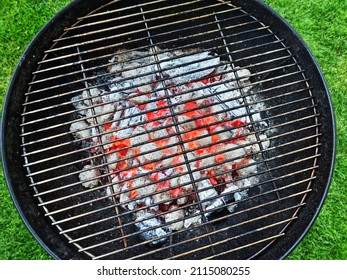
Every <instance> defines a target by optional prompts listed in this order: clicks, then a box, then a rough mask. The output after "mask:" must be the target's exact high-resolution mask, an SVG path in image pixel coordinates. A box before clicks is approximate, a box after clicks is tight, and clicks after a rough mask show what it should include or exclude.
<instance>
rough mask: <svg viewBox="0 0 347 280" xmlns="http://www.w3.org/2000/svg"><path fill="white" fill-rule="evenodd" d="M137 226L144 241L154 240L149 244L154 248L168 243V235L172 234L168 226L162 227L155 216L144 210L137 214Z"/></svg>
mask: <svg viewBox="0 0 347 280" xmlns="http://www.w3.org/2000/svg"><path fill="white" fill-rule="evenodd" d="M151 217H152V218H151ZM135 226H136V228H137V230H138V231H141V234H140V236H141V238H142V239H143V240H146V241H150V240H152V241H151V242H150V243H149V244H150V245H152V246H157V245H162V244H163V243H165V242H166V241H167V235H168V234H169V233H170V230H169V228H168V226H166V225H162V223H161V222H160V221H159V219H158V218H157V217H155V216H154V214H152V213H148V212H146V211H144V210H140V211H138V212H137V213H136V220H135ZM142 231H143V232H142ZM153 239H155V240H153Z"/></svg>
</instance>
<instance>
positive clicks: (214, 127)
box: [70, 48, 271, 245]
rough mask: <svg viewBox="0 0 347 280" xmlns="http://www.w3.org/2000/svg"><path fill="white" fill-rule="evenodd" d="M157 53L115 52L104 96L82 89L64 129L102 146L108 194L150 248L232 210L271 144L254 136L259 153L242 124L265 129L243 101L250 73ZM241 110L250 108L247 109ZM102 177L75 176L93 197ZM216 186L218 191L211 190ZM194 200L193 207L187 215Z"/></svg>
mask: <svg viewBox="0 0 347 280" xmlns="http://www.w3.org/2000/svg"><path fill="white" fill-rule="evenodd" d="M155 52H156V53H155V54H154V53H153V51H152V50H149V51H127V50H120V51H118V52H117V53H115V56H114V57H113V58H112V59H111V60H110V62H111V63H113V65H112V66H110V67H109V68H108V69H107V70H108V73H109V74H110V76H111V77H110V78H109V81H110V84H109V85H108V86H107V88H108V89H105V87H103V88H97V87H95V86H93V85H91V84H90V85H88V86H89V89H86V90H84V91H82V92H81V94H79V95H77V96H75V97H73V98H72V99H71V101H72V104H73V106H74V107H75V108H76V110H78V112H79V116H78V117H79V118H82V120H80V121H76V122H74V123H72V125H71V127H70V131H71V133H72V135H73V136H74V137H75V138H76V139H84V141H86V142H90V143H89V144H90V145H92V146H100V144H101V147H103V150H104V152H106V157H104V158H105V159H106V162H105V163H103V164H104V165H106V166H107V167H108V168H106V169H108V171H109V174H110V177H111V181H112V185H111V188H112V189H111V188H110V187H108V188H106V190H107V193H108V194H109V195H110V196H115V197H116V199H118V200H119V203H120V204H121V205H122V208H123V209H124V211H134V213H135V214H134V221H135V226H136V228H137V229H138V230H139V231H140V232H141V237H142V238H143V239H144V240H150V241H151V242H150V243H151V244H152V245H156V244H161V243H164V242H166V240H167V235H168V234H169V233H170V232H172V231H178V230H182V229H184V228H188V227H190V226H192V225H196V224H200V223H201V222H202V221H203V218H204V219H210V217H211V215H212V214H213V213H214V212H217V211H221V210H223V209H225V208H226V209H228V211H229V212H233V211H235V210H236V208H237V202H239V201H241V200H243V199H245V198H247V196H248V191H247V188H249V187H251V186H252V185H254V184H255V183H256V180H257V177H256V176H255V175H256V174H257V164H256V163H257V157H258V156H259V153H260V152H261V151H262V148H263V149H267V148H269V147H270V144H271V143H270V141H269V140H268V139H267V136H266V135H265V134H259V135H258V139H259V140H260V142H261V145H260V144H259V141H258V140H257V137H256V136H255V134H254V132H252V130H251V128H250V127H251V126H250V125H249V123H251V121H252V122H253V123H254V124H253V128H256V129H257V128H258V127H259V128H264V127H267V123H266V122H263V121H261V116H260V113H259V111H262V110H263V109H264V105H263V104H262V103H261V102H257V100H256V99H255V98H254V97H253V96H252V95H251V94H250V93H251V83H250V80H249V79H250V77H251V76H252V73H251V72H250V71H249V70H248V69H245V68H238V67H233V66H232V65H230V63H228V62H226V61H221V59H220V57H219V56H218V55H217V54H216V53H213V52H207V51H204V50H199V49H191V50H181V51H167V50H161V49H159V48H155ZM157 60H159V62H158V61H157ZM159 69H161V71H160V72H159ZM244 95H247V96H244ZM245 103H247V104H248V103H249V104H252V105H250V106H249V108H248V110H247V108H246V105H245ZM188 105H189V106H188ZM192 105H194V106H193V107H192ZM192 108H193V109H192ZM172 112H174V113H175V121H174V119H173V117H172V115H171V114H172ZM249 112H251V116H249V115H248V114H249ZM206 116H209V118H206V120H205V117H206ZM199 121H200V122H199ZM233 121H236V124H233ZM214 122H216V123H218V124H213V123H214ZM177 124H178V125H177ZM176 125H177V126H176ZM177 133H180V134H181V137H183V139H184V144H183V145H182V144H180V139H179V138H178V137H177V135H176V134H177ZM190 133H192V135H190ZM185 137H187V139H185ZM88 138H89V139H88ZM216 138H217V139H218V141H219V142H220V144H219V143H218V142H217V144H216ZM100 142H101V143H100ZM121 151H122V153H121ZM100 152H102V151H101V149H100V148H99V149H98V148H96V149H95V153H96V154H98V153H100ZM183 152H184V153H185V156H183ZM186 160H188V163H187V162H186ZM87 167H88V168H87ZM188 167H189V168H188ZM86 169H90V170H89V171H86ZM190 172H192V174H191V175H189V174H190ZM100 174H101V172H100V170H98V169H96V168H93V165H86V166H85V167H84V168H83V170H82V171H81V173H80V175H79V177H80V180H81V183H82V185H83V186H84V187H88V188H91V187H94V186H97V185H99V184H100V183H102V182H100V180H99V179H96V178H97V177H99V176H100ZM211 174H212V175H211ZM213 174H214V175H213ZM235 176H236V177H235ZM211 177H212V178H211ZM208 178H209V179H208ZM235 178H236V179H238V180H234V179H235ZM192 179H194V181H195V183H193V182H192ZM216 180H218V181H219V182H224V185H223V186H219V187H218V190H217V188H216V187H215V186H214V184H216ZM87 181H89V183H88V182H87ZM234 181H235V182H234ZM231 182H234V183H231ZM111 190H112V192H111ZM198 201H202V202H201V205H200V207H201V208H200V207H197V206H194V207H193V206H189V205H190V203H191V202H194V203H195V204H197V202H198ZM142 207H145V209H142ZM139 208H141V210H140V209H139ZM137 209H138V210H137ZM182 209H185V210H182ZM187 209H189V210H187ZM201 210H203V211H204V212H200V211H201ZM166 223H168V225H166ZM154 239H157V241H155V240H154Z"/></svg>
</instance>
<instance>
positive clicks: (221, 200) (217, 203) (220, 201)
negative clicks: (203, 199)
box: [205, 188, 234, 218]
mask: <svg viewBox="0 0 347 280" xmlns="http://www.w3.org/2000/svg"><path fill="white" fill-rule="evenodd" d="M230 192H232V190H231V189H230V188H225V190H224V191H223V192H222V193H221V194H222V195H224V196H221V197H218V198H216V199H214V200H213V201H212V203H211V204H210V205H209V206H207V207H206V209H205V210H206V213H205V217H206V218H207V217H209V216H210V215H211V214H212V213H213V212H214V211H213V210H215V211H221V210H223V209H224V208H222V206H223V205H226V204H227V203H229V201H231V200H232V199H233V198H234V195H233V193H230ZM216 208H218V209H216Z"/></svg>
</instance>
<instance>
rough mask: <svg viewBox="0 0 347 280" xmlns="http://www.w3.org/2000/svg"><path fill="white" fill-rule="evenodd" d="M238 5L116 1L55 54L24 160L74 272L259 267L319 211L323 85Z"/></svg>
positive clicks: (63, 38) (28, 95) (26, 133)
mask: <svg viewBox="0 0 347 280" xmlns="http://www.w3.org/2000/svg"><path fill="white" fill-rule="evenodd" d="M236 2H237V1H231V2H228V1H222V0H221V1H201V0H194V1H188V2H187V1H178V2H177V1H175V3H173V2H172V1H163V0H155V1H150V2H145V1H137V2H136V3H132V4H130V5H129V3H128V2H126V1H110V2H108V3H106V4H104V5H101V6H100V7H98V8H97V9H95V10H93V11H91V12H90V13H88V14H85V15H83V16H81V17H79V18H77V19H76V21H75V23H73V24H72V25H71V24H70V25H69V27H66V28H65V29H64V32H63V33H62V34H61V35H59V36H57V37H55V38H53V44H52V45H51V46H50V47H49V48H47V49H45V50H44V55H43V56H42V59H41V60H40V61H38V63H37V68H36V69H35V70H34V72H33V73H32V76H31V77H32V80H31V81H30V82H29V85H28V87H27V91H26V92H25V93H24V98H25V100H24V101H23V102H22V106H23V112H22V113H21V121H20V139H21V144H20V147H21V148H20V150H21V156H22V158H23V159H24V163H23V166H24V170H25V172H26V177H27V178H28V187H29V188H30V189H32V190H33V197H34V199H35V201H36V202H37V203H36V204H37V205H38V209H39V211H42V213H44V216H45V217H44V218H43V219H46V221H48V223H49V224H51V227H52V229H53V231H55V232H57V233H59V235H60V236H62V237H63V239H62V242H63V243H64V244H66V246H67V247H68V248H69V250H71V251H72V252H74V253H73V254H74V256H73V257H74V258H92V259H128V258H131V259H139V258H141V259H143V258H146V259H193V258H198V259H203V258H204V259H224V258H231V259H240V258H241V259H248V258H256V257H258V256H261V255H262V254H264V252H265V255H266V252H271V248H273V247H274V246H276V243H278V242H282V241H281V240H283V239H284V240H286V238H287V239H288V236H287V233H288V231H289V230H290V229H291V227H292V226H293V224H294V225H295V223H296V222H297V220H300V218H301V217H300V213H302V212H303V213H305V209H310V206H307V205H306V203H307V202H309V201H310V200H309V198H310V196H311V193H312V191H313V192H316V188H318V187H317V186H316V185H315V183H316V182H317V180H318V181H320V180H321V179H320V178H318V179H317V177H319V175H317V172H318V174H319V161H320V160H321V157H322V146H323V145H325V142H324V139H323V140H322V114H321V112H320V102H321V100H317V98H315V91H316V89H317V88H316V85H315V84H313V82H312V78H311V74H312V73H311V72H312V70H311V69H309V70H307V69H306V65H305V64H303V63H301V62H300V50H297V46H293V45H292V42H291V41H287V40H286V38H284V37H283V35H282V34H280V33H278V32H276V31H274V28H272V26H269V25H267V24H265V23H264V21H263V19H261V18H260V17H258V16H257V15H255V14H253V13H252V12H253V11H252V9H251V8H249V6H248V5H245V7H243V6H239V5H238V4H237V3H236ZM257 5H259V4H257ZM250 6H251V5H250ZM262 7H263V6H262ZM310 67H311V66H310ZM211 69H212V70H213V71H211ZM319 90H321V89H319ZM202 93H203V94H202ZM81 104H82V105H81ZM153 104H155V105H153ZM192 104H194V106H195V107H194V106H193V107H192V106H190V105H192ZM188 105H189V106H188ZM215 108H218V109H217V111H215ZM197 112H198V113H197ZM199 112H204V113H199ZM199 114H200V115H199ZM188 115H189V118H188V119H187V117H186V116H188ZM150 116H151V117H150ZM183 116H184V118H183ZM207 118H208V119H207ZM324 118H325V116H323V119H324ZM191 123H193V127H190V128H189V129H187V128H186V127H187V126H188V125H189V124H191ZM149 125H150V128H149ZM139 127H141V128H146V129H145V130H146V131H141V132H140V133H139V135H138V136H137V137H138V138H140V139H145V140H144V141H143V143H141V141H140V143H135V144H134V134H135V131H136V129H138V128H139ZM163 128H164V130H162V129H163ZM212 128H213V129H212ZM216 128H218V131H217V129H216ZM129 129H130V131H131V132H130V134H127V133H128V131H129ZM223 129H224V130H223ZM163 131H164V132H163ZM201 131H207V132H208V134H209V135H203V134H201V133H202V132H201ZM156 132H157V133H156ZM193 132H194V133H195V134H194V135H195V136H194V137H196V138H193V140H194V141H193V140H192V139H191V138H188V136H187V135H188V133H193ZM170 133H171V134H170ZM221 133H224V134H221ZM158 134H159V136H156V137H157V138H155V137H154V136H153V135H158ZM146 135H149V136H146ZM189 135H190V134H189ZM218 135H219V138H218ZM220 135H224V136H225V135H228V137H224V138H222V137H221V136H220ZM141 137H142V138H141ZM143 137H144V138H143ZM146 137H147V138H146ZM207 137H210V138H208V139H213V141H215V142H207V144H206V143H205V142H204V141H205V140H206V139H207ZM216 137H217V138H216ZM172 138H173V139H175V140H174V142H173V143H171V146H170V144H168V142H169V139H172ZM199 140H203V141H200V142H204V143H205V144H201V145H202V146H196V143H197V142H198V141H199ZM160 141H164V142H163V143H164V144H163V145H162V144H160V143H162V142H160ZM211 141H212V140H211ZM200 142H199V143H200ZM148 143H150V144H152V145H153V143H154V144H156V145H157V146H155V147H156V149H155V150H151V149H150V148H148V147H147V148H143V147H146V145H147V146H148V145H149V144H148ZM192 143H193V144H192ZM226 147H227V148H226ZM235 147H236V148H235ZM240 147H241V148H240ZM168 148H171V150H172V149H174V150H175V151H174V152H170V154H167V153H166V152H165V151H166V150H168ZM323 148H324V146H323ZM146 149H148V150H146ZM218 149H226V150H223V151H222V152H221V151H220V150H218ZM240 149H241V150H242V151H245V154H241V155H240V154H238V153H237V151H239V150H240ZM129 151H131V153H130V152H129ZM207 151H208V152H207ZM155 153H156V154H158V153H160V154H161V158H160V159H159V162H160V163H162V162H163V161H164V160H165V159H166V160H168V162H169V165H168V166H163V165H159V164H158V158H156V157H155V156H154V154H155ZM165 153H166V154H165ZM230 154H231V156H230ZM112 155H116V156H113V157H112ZM227 155H229V156H228V157H227ZM170 159H171V160H170ZM217 159H218V160H217ZM204 160H205V161H207V163H205V161H204ZM328 160H329V159H328ZM130 161H131V163H129V162H130ZM202 162H204V164H202ZM227 164H229V165H227ZM226 166H229V167H230V168H229V169H227V168H226ZM139 170H140V171H141V172H140V171H139ZM169 170H171V171H172V170H173V171H172V172H173V173H170V174H169ZM216 170H217V171H218V172H219V173H218V172H217V173H218V174H219V175H218V176H217V175H215V172H216ZM249 170H251V171H249ZM83 171H84V172H83ZM212 171H213V172H212ZM175 172H176V173H175ZM160 174H164V175H160ZM168 174H169V175H168ZM196 174H199V176H196ZM160 176H162V177H160ZM163 176H164V177H163ZM184 176H185V178H187V176H188V180H186V181H184V182H183V179H182V178H183V177H184ZM159 177H160V178H159ZM148 178H149V179H148ZM175 178H176V179H177V178H178V179H177V180H178V182H179V183H178V185H176V186H175V187H173V185H172V184H173V183H172V182H173V180H175ZM137 179H140V181H141V183H140V187H139V188H136V187H134V185H135V180H137ZM180 180H181V181H180ZM204 182H209V183H208V186H207V187H202V185H203V184H204ZM166 183H167V184H171V185H165V184H166ZM150 186H153V188H154V189H153V188H152V189H153V191H147V189H146V188H149V187H150ZM164 186H165V187H164ZM232 186H234V187H232ZM145 189H146V191H142V190H145ZM168 190H170V191H171V192H169V191H168ZM175 190H176V192H174V191H175ZM208 190H210V191H211V192H212V193H213V194H211V196H208V194H207V193H208ZM319 192H320V191H319ZM141 193H142V194H141ZM158 194H159V195H160V194H161V195H164V194H169V197H168V198H166V200H165V199H162V198H161V200H160V199H159V200H158V199H156V196H155V195H158ZM124 197H127V199H125V198H124ZM146 198H147V199H149V202H148V200H147V202H146V200H145V199H146ZM180 198H181V199H182V200H179V199H180ZM163 201H164V202H163ZM179 201H181V202H179ZM182 201H183V202H182ZM187 201H189V202H187ZM211 204H213V206H211ZM214 204H216V205H214ZM217 204H218V205H217ZM208 206H209V207H208ZM164 207H167V209H164ZM177 209H182V211H183V212H184V214H183V216H182V215H179V216H177V215H176V216H174V218H173V220H172V218H171V220H170V218H168V215H170V214H175V213H178V211H177ZM141 211H142V212H141ZM306 211H308V210H306ZM140 212H141V213H145V214H143V215H144V216H141V217H140V216H139V215H140V214H139V213H140ZM149 213H150V214H149ZM310 215H311V218H312V213H311V214H309V215H306V216H307V217H308V218H309V217H310ZM170 217H171V216H170ZM189 219H190V220H189ZM192 220H193V221H194V222H192ZM172 221H173V222H172ZM188 221H189V222H188ZM187 223H189V225H186V224H187ZM139 224H141V225H142V226H140V225H139ZM178 225H180V226H178ZM174 226H175V227H178V229H177V228H174ZM162 231H164V232H165V233H164V234H159V233H158V232H162ZM289 239H290V238H289ZM279 252H280V250H279ZM279 254H281V252H280V253H279ZM275 255H276V254H275ZM281 256H282V255H278V256H277V257H281ZM69 257H70V258H71V257H72V256H69ZM267 257H269V256H267Z"/></svg>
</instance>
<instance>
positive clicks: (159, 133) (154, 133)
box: [150, 128, 168, 141]
mask: <svg viewBox="0 0 347 280" xmlns="http://www.w3.org/2000/svg"><path fill="white" fill-rule="evenodd" d="M150 135H151V137H152V138H153V139H158V138H163V137H165V136H167V135H168V133H167V130H166V128H162V129H158V130H155V131H152V132H150ZM164 141H165V140H164Z"/></svg>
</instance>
